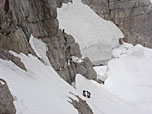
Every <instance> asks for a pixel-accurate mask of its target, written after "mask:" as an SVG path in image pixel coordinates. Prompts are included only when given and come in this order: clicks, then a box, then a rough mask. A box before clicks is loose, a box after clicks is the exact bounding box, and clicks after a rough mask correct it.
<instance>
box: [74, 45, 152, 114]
mask: <svg viewBox="0 0 152 114" xmlns="http://www.w3.org/2000/svg"><path fill="white" fill-rule="evenodd" d="M116 50H117V51H119V52H120V51H121V52H122V53H116ZM116 50H115V55H117V57H118V58H116V59H113V60H111V61H110V62H109V64H108V67H109V71H108V76H109V77H108V79H107V80H106V81H105V85H101V84H98V83H96V82H94V81H88V80H87V79H85V78H84V77H82V76H81V75H78V76H77V78H76V88H77V90H78V91H82V90H89V91H91V93H92V97H91V99H87V101H88V103H89V105H90V106H91V107H92V108H94V107H95V108H96V109H97V110H95V111H97V112H96V114H152V70H151V69H152V49H148V48H145V47H142V46H141V45H136V46H135V47H133V46H132V45H130V44H124V45H122V46H121V47H119V48H117V49H116ZM124 50H126V51H124ZM120 55H121V56H120ZM95 69H96V71H97V73H100V74H103V73H105V69H106V68H105V67H96V68H95Z"/></svg>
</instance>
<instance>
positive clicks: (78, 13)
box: [57, 0, 123, 63]
mask: <svg viewBox="0 0 152 114" xmlns="http://www.w3.org/2000/svg"><path fill="white" fill-rule="evenodd" d="M57 12H58V17H57V18H58V20H59V27H60V28H61V29H65V31H66V32H67V33H69V34H71V35H72V36H73V37H74V39H75V40H76V42H78V43H79V45H80V48H81V51H82V53H83V55H84V56H88V57H89V58H90V59H91V60H92V61H93V62H94V63H99V62H101V60H102V61H105V60H108V59H110V57H111V51H112V48H113V47H116V46H118V39H119V38H122V37H123V34H122V32H121V31H120V30H119V29H118V28H117V27H116V26H115V25H114V24H113V23H112V22H110V21H106V20H104V19H102V18H101V17H99V16H98V15H97V14H96V13H94V11H93V10H91V9H90V8H89V7H88V6H87V5H84V4H83V3H82V2H81V0H74V1H73V3H68V4H64V5H63V6H62V8H58V10H57Z"/></svg>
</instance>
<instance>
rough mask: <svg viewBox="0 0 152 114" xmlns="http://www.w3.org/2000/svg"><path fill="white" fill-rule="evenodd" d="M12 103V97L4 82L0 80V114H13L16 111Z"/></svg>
mask: <svg viewBox="0 0 152 114" xmlns="http://www.w3.org/2000/svg"><path fill="white" fill-rule="evenodd" d="M13 101H14V99H13V96H12V95H11V92H10V90H9V88H8V86H7V83H6V81H4V80H3V79H0V114H15V113H16V109H15V106H14V104H13Z"/></svg>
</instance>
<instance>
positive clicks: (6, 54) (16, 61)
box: [0, 50, 26, 71]
mask: <svg viewBox="0 0 152 114" xmlns="http://www.w3.org/2000/svg"><path fill="white" fill-rule="evenodd" d="M0 58H1V59H4V60H11V61H12V62H13V63H14V64H16V65H17V66H19V67H20V68H21V69H23V70H25V71H26V68H25V66H24V64H23V63H22V62H21V59H20V58H18V57H15V56H13V55H12V54H10V53H9V52H8V51H3V50H0Z"/></svg>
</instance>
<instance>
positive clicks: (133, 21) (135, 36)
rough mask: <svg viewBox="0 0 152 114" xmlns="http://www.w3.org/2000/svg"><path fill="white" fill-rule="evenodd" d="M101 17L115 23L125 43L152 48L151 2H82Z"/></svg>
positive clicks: (99, 0) (89, 0) (127, 0)
mask: <svg viewBox="0 0 152 114" xmlns="http://www.w3.org/2000/svg"><path fill="white" fill-rule="evenodd" d="M82 2H83V3H85V4H87V5H89V6H90V8H92V9H93V10H94V11H95V12H96V13H97V14H98V15H99V16H101V17H103V18H104V19H108V20H111V21H113V22H114V23H115V24H116V25H117V26H118V27H119V28H120V29H121V31H122V32H123V33H124V35H125V39H124V40H125V41H127V42H130V43H132V44H137V43H140V44H142V45H144V46H146V47H150V48H152V36H151V31H152V4H151V3H150V0H82Z"/></svg>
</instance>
